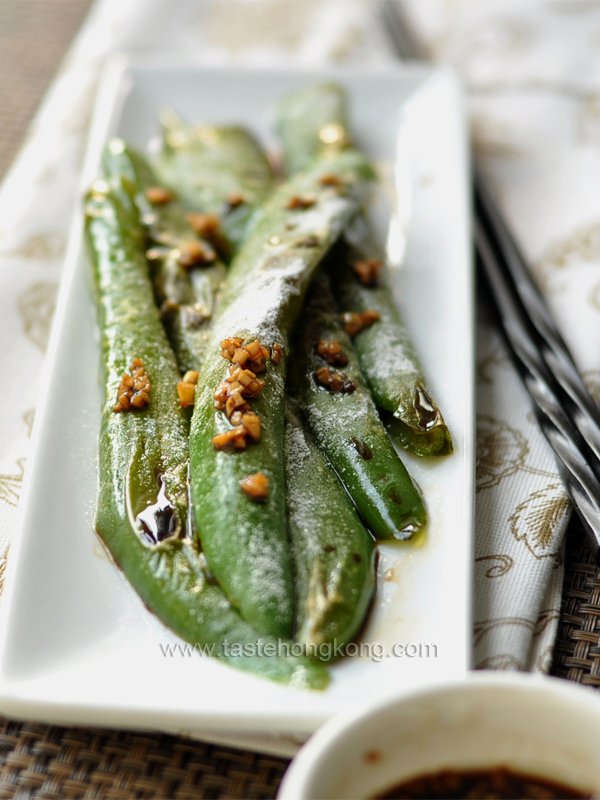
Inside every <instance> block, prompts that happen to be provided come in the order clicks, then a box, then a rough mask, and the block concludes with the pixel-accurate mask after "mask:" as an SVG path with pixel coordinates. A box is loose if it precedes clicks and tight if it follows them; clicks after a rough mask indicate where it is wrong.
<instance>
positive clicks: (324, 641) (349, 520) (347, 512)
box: [285, 400, 375, 661]
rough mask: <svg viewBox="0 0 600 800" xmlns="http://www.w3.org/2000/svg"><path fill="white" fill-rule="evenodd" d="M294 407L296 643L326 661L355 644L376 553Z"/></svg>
mask: <svg viewBox="0 0 600 800" xmlns="http://www.w3.org/2000/svg"><path fill="white" fill-rule="evenodd" d="M295 412H296V409H295V404H294V402H293V401H291V400H288V404H287V412H286V427H285V460H286V481H287V502H288V519H289V527H290V541H291V544H292V553H293V555H294V566H295V578H296V598H297V618H298V630H297V633H296V639H297V640H298V641H299V642H301V643H302V644H304V645H305V646H306V647H307V649H308V651H309V652H313V651H314V653H315V654H316V655H318V656H319V657H320V658H321V660H324V661H325V660H329V659H330V658H331V657H332V655H333V652H334V650H333V648H334V647H335V646H340V645H344V644H347V643H348V642H350V641H352V639H354V637H355V636H356V635H357V633H358V631H359V630H360V627H361V625H362V624H363V620H364V618H365V614H366V613H367V610H368V608H369V604H370V602H371V598H372V597H373V593H374V591H375V547H374V543H373V540H372V539H371V537H370V536H369V534H368V533H367V531H366V530H365V526H364V525H363V524H362V522H361V521H360V519H359V517H358V514H357V513H356V509H355V508H354V506H353V505H352V503H351V502H350V499H349V497H348V495H347V494H346V492H345V490H344V488H343V486H342V485H341V483H340V482H339V480H338V478H337V476H336V474H335V472H334V471H333V468H332V466H331V464H330V463H329V462H328V461H327V459H326V458H325V456H324V455H323V453H322V452H321V450H320V449H319V448H318V447H317V445H316V443H315V442H314V440H313V438H312V436H311V435H310V434H309V433H308V431H306V430H305V428H304V427H303V425H302V423H301V421H300V419H299V416H298V415H297V413H295Z"/></svg>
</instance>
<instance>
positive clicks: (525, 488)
mask: <svg viewBox="0 0 600 800" xmlns="http://www.w3.org/2000/svg"><path fill="white" fill-rule="evenodd" d="M410 11H411V12H412V18H413V21H414V22H415V24H416V27H417V29H419V30H420V31H421V33H422V34H423V35H424V36H425V38H426V40H427V41H428V43H429V45H430V47H431V51H432V54H433V55H434V56H435V58H437V59H440V60H444V61H449V62H450V63H451V64H452V65H453V66H454V67H455V68H456V69H457V70H458V71H459V73H460V75H461V76H462V78H463V80H464V82H465V86H466V89H467V93H468V99H469V110H470V114H471V120H472V126H473V136H474V141H475V147H476V151H477V155H478V157H479V159H480V163H481V164H482V165H483V167H484V169H485V172H486V174H487V175H488V176H489V180H490V183H491V185H492V187H493V188H494V189H495V191H496V194H497V197H498V199H499V201H500V204H501V206H502V209H503V211H504V213H505V215H506V217H507V219H508V222H509V224H510V227H511V228H512V230H513V231H514V233H515V235H516V237H517V239H518V241H519V243H520V245H521V247H522V249H523V251H524V253H525V255H526V257H527V259H528V261H529V263H530V264H531V267H532V269H533V271H534V274H535V275H536V277H537V279H538V282H539V284H540V286H541V288H542V289H543V291H544V294H545V296H546V298H547V300H548V302H549V304H550V307H551V309H552V312H553V314H554V316H555V319H556V320H557V323H558V325H559V327H560V329H561V333H562V334H563V336H564V338H565V340H566V341H567V344H568V345H569V347H570V348H571V351H572V353H573V356H574V358H575V360H576V361H577V363H578V366H579V367H580V369H581V371H582V373H583V375H584V378H585V380H586V382H587V384H588V386H589V388H590V391H591V392H592V394H595V396H596V398H599V397H600V394H599V392H598V389H599V388H600V371H599V368H600V352H599V348H598V346H597V345H596V343H597V342H598V341H599V337H600V269H599V267H600V223H599V220H600V192H598V186H599V181H600V113H599V111H600V62H599V61H598V41H599V36H600V4H599V3H597V2H528V3H522V2H518V1H515V0H502V2H495V1H493V0H487V2H485V3H481V2H473V1H472V0H462V2H453V3H443V2H436V1H435V0H434V1H433V2H430V1H429V0H425V1H424V2H423V1H422V0H419V2H411V3H410ZM478 344H479V352H478V364H477V371H478V395H477V409H478V420H477V421H478V438H477V454H478V455H477V532H476V606H475V665H476V666H478V667H492V668H497V669H498V668H499V669H521V670H523V669H525V670H543V671H545V670H547V669H548V667H549V663H550V658H551V653H552V644H553V641H554V637H555V630H556V624H557V620H558V616H559V609H560V590H561V571H562V570H561V566H560V565H561V564H562V557H561V553H560V545H561V539H562V536H563V533H564V530H565V527H566V524H567V521H568V517H569V510H570V509H569V503H568V501H567V499H566V495H565V492H564V489H563V487H562V485H561V482H560V480H559V479H558V477H557V473H556V469H555V465H554V461H553V457H552V454H551V452H550V450H549V448H548V446H547V444H546V442H545V440H544V439H543V437H542V436H541V435H540V433H539V432H538V430H537V427H536V425H535V422H534V421H533V417H532V413H531V410H530V406H529V402H528V399H527V397H526V395H525V393H524V391H523V389H522V387H521V385H520V384H519V382H518V380H517V379H516V378H515V375H514V372H513V370H512V368H511V367H510V364H509V362H508V360H507V356H506V351H505V348H504V346H503V343H502V342H501V340H500V338H499V337H498V335H497V333H496V332H495V331H494V330H493V329H492V328H491V327H490V326H489V324H487V323H486V321H485V320H482V321H481V323H480V327H479V335H478Z"/></svg>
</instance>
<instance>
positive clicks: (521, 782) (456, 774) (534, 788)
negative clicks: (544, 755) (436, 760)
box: [374, 767, 593, 800]
mask: <svg viewBox="0 0 600 800" xmlns="http://www.w3.org/2000/svg"><path fill="white" fill-rule="evenodd" d="M572 797H573V798H581V797H587V798H590V797H593V795H591V794H587V793H586V792H582V791H580V790H579V789H574V788H573V787H572V786H565V785H564V784H562V783H556V781H552V780H548V779H547V778H542V777H540V776H539V775H528V774H526V773H524V772H515V771H514V770H512V769H507V768H506V767H496V768H494V769H482V770H453V769H444V770H440V771H439V772H431V773H428V774H426V775H419V776H418V777H416V778H411V779H410V780H408V781H403V782H402V783H398V784H397V785H396V786H392V787H391V788H389V789H386V791H385V792H382V793H381V794H378V795H377V796H376V797H375V798H374V800H419V798H427V799H428V800H436V798H441V800H453V798H457V800H458V798H462V799H463V800H464V798H474V799H476V800H505V798H511V799H512V798H535V800H554V799H555V798H556V799H557V800H567V798H572Z"/></svg>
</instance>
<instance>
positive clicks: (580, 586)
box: [0, 0, 600, 800]
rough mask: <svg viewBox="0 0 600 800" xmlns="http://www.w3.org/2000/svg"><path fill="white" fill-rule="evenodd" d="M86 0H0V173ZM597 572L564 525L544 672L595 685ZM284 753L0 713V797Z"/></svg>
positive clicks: (60, 791) (236, 789)
mask: <svg viewBox="0 0 600 800" xmlns="http://www.w3.org/2000/svg"><path fill="white" fill-rule="evenodd" d="M89 5H90V0H0V177H1V176H2V175H3V174H4V172H5V171H6V169H7V167H8V166H9V164H10V162H11V160H12V159H13V157H14V155H15V153H16V151H17V149H18V147H19V145H20V142H21V141H22V139H23V136H24V133H25V130H26V127H27V125H28V123H29V121H30V120H31V117H32V116H33V113H34V112H35V109H36V107H37V105H38V103H39V101H40V100H41V98H42V97H43V94H44V92H45V90H46V88H47V86H48V84H49V83H50V80H51V78H52V75H53V73H54V71H55V70H56V68H57V67H58V64H59V62H60V59H61V57H62V55H63V54H64V53H65V51H66V49H67V48H68V45H69V43H70V41H71V39H72V37H73V35H74V34H75V32H76V31H77V29H78V27H79V25H80V24H81V22H82V20H83V18H84V16H85V14H86V12H87V10H88V8H89ZM599 620H600V572H599V571H598V570H597V569H596V568H595V567H594V565H593V562H592V557H591V554H590V551H589V548H588V547H587V544H586V542H585V538H584V535H583V532H582V530H581V527H580V526H579V524H578V522H577V521H576V520H575V521H574V522H573V523H572V524H571V527H570V530H569V537H568V544H567V552H566V570H565V589H564V596H563V609H562V615H561V622H560V628H559V633H558V641H557V645H556V649H555V656H554V663H553V666H552V674H553V675H557V676H560V677H564V678H567V679H568V680H573V681H578V682H580V683H584V684H587V685H591V686H600V647H599V645H598V636H599V631H600V627H599ZM287 764H288V761H287V759H283V758H276V757H272V756H264V755H260V754H257V753H251V752H247V751H241V750H234V749H232V748H227V747H222V746H217V745H208V744H203V743H199V742H195V741H191V740H188V739H183V738H180V737H175V736H169V735H166V734H155V733H132V732H123V731H110V730H103V729H95V728H70V727H64V726H58V725H43V724H38V723H21V722H16V721H13V720H8V719H3V718H0V800H1V799H2V798H12V797H16V798H23V799H24V798H30V797H31V798H44V799H45V800H50V799H51V798H52V800H54V799H55V798H56V800H62V799H63V798H65V800H66V799H67V798H107V800H129V798H163V797H164V798H182V800H185V799H189V800H191V799H192V798H270V797H274V796H275V794H276V792H277V788H278V786H279V783H280V781H281V778H282V776H283V773H284V771H285V769H286V767H287Z"/></svg>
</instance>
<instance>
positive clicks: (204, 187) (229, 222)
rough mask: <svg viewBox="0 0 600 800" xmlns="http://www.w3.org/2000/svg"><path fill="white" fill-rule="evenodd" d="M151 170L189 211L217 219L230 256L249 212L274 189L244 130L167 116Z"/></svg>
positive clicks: (243, 231)
mask: <svg viewBox="0 0 600 800" xmlns="http://www.w3.org/2000/svg"><path fill="white" fill-rule="evenodd" d="M162 123H163V130H162V140H161V150H160V153H159V154H158V155H157V157H156V158H155V160H154V167H155V169H156V172H157V174H158V176H159V177H160V179H161V180H162V181H163V182H164V183H165V184H166V185H167V186H170V187H171V188H172V189H173V190H174V191H176V192H177V196H178V197H179V199H180V200H181V202H182V203H183V205H184V206H185V207H186V208H188V210H190V211H196V212H202V213H210V214H217V215H218V216H219V217H220V219H221V223H222V227H223V232H224V234H225V237H226V238H227V241H228V243H229V248H230V255H234V254H235V253H236V252H237V250H238V249H239V248H240V246H241V244H242V242H243V241H244V239H245V237H246V233H247V228H248V224H249V222H250V220H251V217H252V215H253V213H254V210H255V209H256V208H257V207H258V206H259V205H260V204H261V203H262V202H263V201H264V200H265V198H266V197H267V196H268V195H269V194H270V192H271V191H272V189H273V187H274V185H275V175H274V173H273V169H272V167H271V165H270V164H269V161H268V159H267V157H266V156H265V154H264V151H263V149H262V148H261V146H260V144H259V143H258V142H257V141H256V139H255V138H254V137H253V136H252V134H250V133H249V132H248V131H247V130H246V129H245V128H240V127H236V126H209V125H196V126H194V125H187V124H186V123H184V122H183V121H182V120H181V119H180V118H179V117H178V116H177V115H176V114H174V113H172V112H170V113H168V114H164V115H163V118H162Z"/></svg>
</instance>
